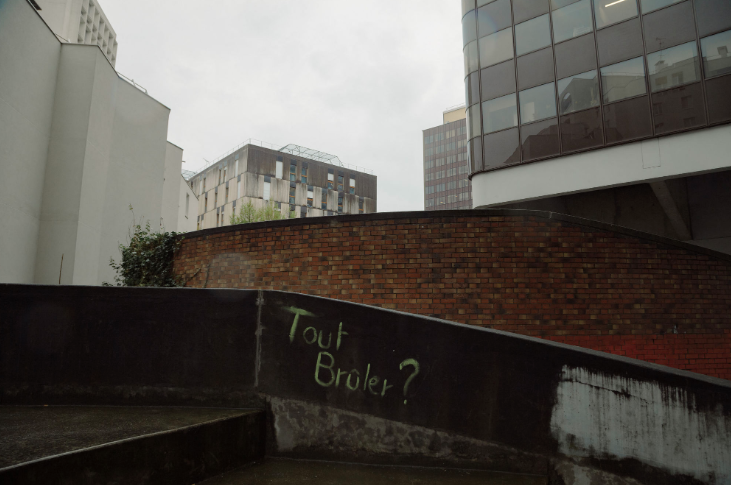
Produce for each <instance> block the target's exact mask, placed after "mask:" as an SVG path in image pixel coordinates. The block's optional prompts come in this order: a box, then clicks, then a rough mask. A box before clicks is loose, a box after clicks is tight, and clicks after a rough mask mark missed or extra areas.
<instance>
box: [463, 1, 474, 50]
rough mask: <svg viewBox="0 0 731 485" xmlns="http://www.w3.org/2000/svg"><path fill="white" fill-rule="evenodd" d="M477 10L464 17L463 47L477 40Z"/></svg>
mask: <svg viewBox="0 0 731 485" xmlns="http://www.w3.org/2000/svg"><path fill="white" fill-rule="evenodd" d="M476 12H477V10H472V11H470V12H469V13H468V14H467V15H465V16H464V17H463V18H462V47H464V46H466V45H467V44H469V43H470V42H472V41H474V40H477V20H476V18H477V15H476Z"/></svg>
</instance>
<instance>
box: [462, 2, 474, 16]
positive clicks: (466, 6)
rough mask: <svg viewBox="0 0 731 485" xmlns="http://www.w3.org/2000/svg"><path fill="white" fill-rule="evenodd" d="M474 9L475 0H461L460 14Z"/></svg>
mask: <svg viewBox="0 0 731 485" xmlns="http://www.w3.org/2000/svg"><path fill="white" fill-rule="evenodd" d="M474 9H475V0H462V16H464V14H466V13H467V12H469V11H470V10H474Z"/></svg>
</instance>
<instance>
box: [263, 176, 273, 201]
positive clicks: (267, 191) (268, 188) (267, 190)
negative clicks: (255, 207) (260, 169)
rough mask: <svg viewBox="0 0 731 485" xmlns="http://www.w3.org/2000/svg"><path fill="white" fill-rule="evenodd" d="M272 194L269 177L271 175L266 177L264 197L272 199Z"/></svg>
mask: <svg viewBox="0 0 731 485" xmlns="http://www.w3.org/2000/svg"><path fill="white" fill-rule="evenodd" d="M271 194H272V184H271V179H269V177H265V178H264V197H263V199H264V200H269V199H271Z"/></svg>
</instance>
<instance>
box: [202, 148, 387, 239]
mask: <svg viewBox="0 0 731 485" xmlns="http://www.w3.org/2000/svg"><path fill="white" fill-rule="evenodd" d="M188 183H189V185H190V187H191V188H192V189H193V191H194V192H195V194H196V195H197V196H198V219H197V227H198V229H208V228H212V227H221V226H227V225H229V224H230V219H231V215H232V214H234V212H236V211H239V210H240V209H241V207H242V205H244V204H247V203H248V202H251V203H252V204H253V205H254V206H255V207H256V208H257V209H258V208H262V207H264V206H265V205H266V204H269V203H271V204H274V205H275V206H276V208H277V209H278V210H279V211H281V212H282V213H283V214H287V213H294V217H319V216H333V215H341V214H369V213H372V212H376V196H377V177H376V176H375V175H373V174H372V173H369V172H368V171H366V170H365V169H363V168H359V167H350V166H347V165H345V164H343V163H342V162H340V160H339V159H338V157H336V156H334V155H330V154H327V153H324V152H320V151H317V150H312V149H308V148H304V147H301V146H298V145H287V146H285V147H283V148H281V149H279V150H276V149H273V148H266V147H264V146H257V145H255V144H252V143H245V144H243V145H241V146H239V147H237V148H236V149H234V150H232V151H231V152H230V153H229V154H227V155H226V156H224V157H222V158H221V159H220V160H219V161H218V162H216V163H214V164H213V165H211V166H210V167H208V168H206V169H205V170H203V171H201V172H200V173H198V174H196V175H194V176H192V177H191V178H190V179H189V180H188Z"/></svg>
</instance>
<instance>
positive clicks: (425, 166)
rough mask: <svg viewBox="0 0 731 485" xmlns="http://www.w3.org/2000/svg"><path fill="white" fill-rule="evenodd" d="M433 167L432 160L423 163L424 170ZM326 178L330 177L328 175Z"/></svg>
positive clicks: (328, 183)
mask: <svg viewBox="0 0 731 485" xmlns="http://www.w3.org/2000/svg"><path fill="white" fill-rule="evenodd" d="M433 167H434V160H427V161H426V162H424V168H426V169H427V170H428V169H430V168H433ZM328 177H330V175H328ZM330 183H331V181H330V180H328V182H327V186H328V188H330V189H332V187H330Z"/></svg>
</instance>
